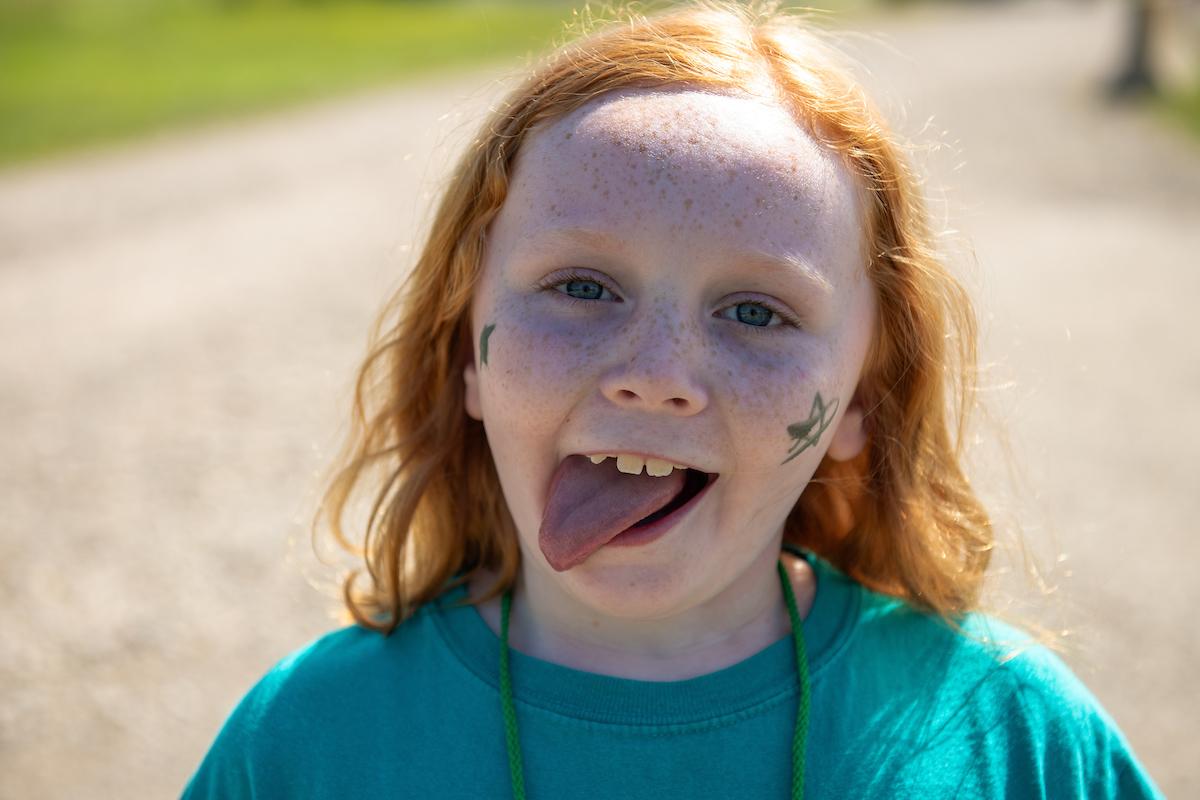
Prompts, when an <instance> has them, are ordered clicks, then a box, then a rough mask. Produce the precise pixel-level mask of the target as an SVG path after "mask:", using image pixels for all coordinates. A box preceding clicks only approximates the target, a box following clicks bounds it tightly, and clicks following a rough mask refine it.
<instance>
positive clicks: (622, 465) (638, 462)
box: [588, 454, 687, 478]
mask: <svg viewBox="0 0 1200 800" xmlns="http://www.w3.org/2000/svg"><path fill="white" fill-rule="evenodd" d="M588 458H590V459H591V461H592V463H593V464H599V463H600V462H601V461H603V460H604V459H606V458H615V459H616V460H617V469H618V470H620V471H621V472H624V473H627V474H629V475H640V474H641V473H642V467H645V468H646V474H647V475H652V476H654V477H656V478H663V477H666V476H667V475H670V474H671V470H673V469H687V467H685V466H683V465H682V464H672V463H671V462H670V461H663V460H662V459H661V458H642V457H641V456H631V455H625V454H619V455H598V456H588Z"/></svg>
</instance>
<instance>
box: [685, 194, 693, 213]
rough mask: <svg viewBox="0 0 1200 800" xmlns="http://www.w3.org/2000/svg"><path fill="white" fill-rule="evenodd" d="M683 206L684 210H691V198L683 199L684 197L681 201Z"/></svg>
mask: <svg viewBox="0 0 1200 800" xmlns="http://www.w3.org/2000/svg"><path fill="white" fill-rule="evenodd" d="M683 208H684V210H685V211H691V210H692V198H690V197H688V198H685V199H684V201H683Z"/></svg>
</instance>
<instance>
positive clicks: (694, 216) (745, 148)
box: [506, 89, 863, 271]
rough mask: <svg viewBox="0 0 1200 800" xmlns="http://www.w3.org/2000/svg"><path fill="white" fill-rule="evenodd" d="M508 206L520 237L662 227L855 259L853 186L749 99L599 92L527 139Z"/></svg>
mask: <svg viewBox="0 0 1200 800" xmlns="http://www.w3.org/2000/svg"><path fill="white" fill-rule="evenodd" d="M509 201H510V203H511V204H513V205H516V206H518V208H517V209H512V210H513V211H515V212H516V213H517V214H521V212H522V210H523V211H524V212H526V214H527V215H528V216H527V218H526V219H525V220H523V222H524V227H527V228H528V226H535V227H543V228H544V227H584V228H589V227H599V228H602V229H618V230H623V231H634V230H636V229H638V228H641V227H645V226H647V225H649V224H655V223H660V222H661V221H662V220H663V219H667V220H669V221H670V222H671V224H672V225H673V227H674V228H676V229H678V230H677V232H678V233H681V234H683V233H687V234H689V235H697V234H699V235H702V236H703V235H705V234H707V235H709V236H713V237H716V238H719V239H720V240H722V241H725V242H728V243H730V244H731V245H740V246H741V247H742V248H743V249H746V248H749V249H754V250H761V251H767V252H769V253H772V254H782V255H789V256H795V257H799V258H802V259H804V260H809V261H814V260H815V261H817V262H819V263H821V264H825V265H827V266H828V268H829V269H830V270H834V271H836V270H837V267H838V265H839V264H840V265H842V266H843V267H845V268H850V267H849V265H850V264H858V263H860V262H861V253H862V244H863V242H862V224H861V220H862V216H861V201H860V196H859V187H858V183H857V182H856V181H855V180H854V178H853V177H852V176H851V175H850V173H849V170H848V169H847V168H846V166H845V164H844V163H842V161H841V159H840V158H839V157H838V155H837V154H835V153H833V152H831V151H830V150H829V149H828V148H826V147H824V146H822V145H821V144H819V143H818V142H817V141H815V140H814V139H813V138H812V136H811V135H809V133H808V132H807V131H806V130H805V129H804V128H803V127H802V126H801V125H800V124H798V123H797V122H796V121H795V120H794V119H793V118H792V117H791V116H790V115H789V114H788V113H787V112H786V111H784V110H783V109H782V108H781V107H780V106H779V105H778V104H776V103H775V102H773V101H771V100H768V99H763V98H758V97H753V96H749V95H734V94H717V93H712V92H706V91H700V90H695V89H665V90H664V89H654V90H627V91H622V92H614V93H610V94H606V95H603V96H601V97H599V98H597V99H595V100H592V101H590V102H588V103H586V104H584V105H583V106H581V107H580V108H578V109H576V110H574V111H573V112H572V113H570V114H568V115H567V116H565V117H562V118H560V119H558V120H555V121H554V122H552V123H550V124H548V125H546V126H545V127H541V128H538V129H536V130H535V132H534V133H532V134H531V135H530V137H529V139H528V140H527V141H526V142H525V144H524V146H523V147H522V150H521V154H520V156H519V157H518V163H517V168H516V171H515V174H514V180H513V183H512V186H511V190H510V195H509ZM510 203H506V205H509V204H510ZM522 216H524V214H522Z"/></svg>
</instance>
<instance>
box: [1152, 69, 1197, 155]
mask: <svg viewBox="0 0 1200 800" xmlns="http://www.w3.org/2000/svg"><path fill="white" fill-rule="evenodd" d="M1161 109H1162V112H1163V113H1164V114H1165V115H1166V116H1167V117H1168V118H1170V119H1171V121H1172V122H1174V123H1175V124H1176V125H1178V126H1181V127H1182V128H1183V129H1184V130H1185V131H1188V132H1189V133H1190V134H1191V135H1192V137H1193V138H1194V139H1196V140H1197V141H1200V75H1197V76H1196V80H1195V81H1194V82H1193V83H1192V85H1191V87H1190V88H1188V89H1185V90H1177V91H1175V92H1172V93H1170V94H1168V95H1167V96H1166V97H1164V98H1163V99H1162V102H1161Z"/></svg>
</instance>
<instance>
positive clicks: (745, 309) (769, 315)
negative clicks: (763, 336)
mask: <svg viewBox="0 0 1200 800" xmlns="http://www.w3.org/2000/svg"><path fill="white" fill-rule="evenodd" d="M730 312H732V313H730ZM721 316H723V317H724V318H725V319H731V320H736V321H738V322H741V323H742V324H744V325H751V326H753V327H755V328H770V327H774V326H776V325H779V324H781V322H782V320H781V319H780V318H779V315H778V314H776V313H775V312H774V311H772V310H771V309H769V308H767V307H766V306H764V305H763V304H762V303H738V304H737V305H732V306H729V307H728V308H726V309H725V310H724V311H723V312H722V313H721Z"/></svg>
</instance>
